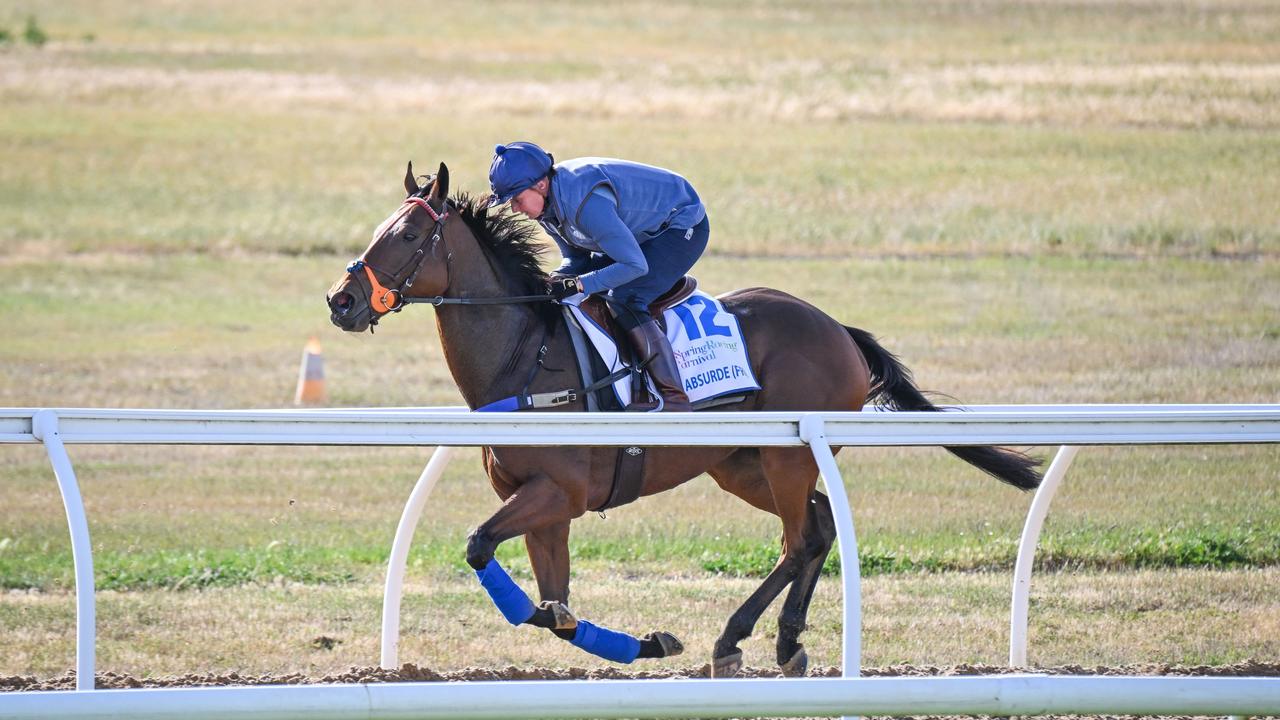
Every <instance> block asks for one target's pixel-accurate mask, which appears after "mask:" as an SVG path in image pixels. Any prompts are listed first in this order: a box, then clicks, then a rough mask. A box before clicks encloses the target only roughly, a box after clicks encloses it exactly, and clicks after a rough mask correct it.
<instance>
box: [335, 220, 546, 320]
mask: <svg viewBox="0 0 1280 720" xmlns="http://www.w3.org/2000/svg"><path fill="white" fill-rule="evenodd" d="M404 205H417V206H419V207H421V208H422V209H424V210H426V211H427V214H428V215H430V216H431V220H432V221H433V222H434V223H435V225H434V226H433V227H432V229H431V233H430V234H429V235H423V236H422V242H420V243H419V244H418V247H417V249H415V250H414V251H413V254H412V255H410V256H409V259H408V260H406V261H405V262H404V264H403V265H401V266H400V268H399V269H398V270H396V271H395V272H394V273H390V272H387V271H385V270H382V269H380V268H376V267H374V266H373V265H372V264H370V263H369V261H367V260H365V259H364V257H359V258H356V259H355V260H352V261H351V263H350V264H349V265H347V273H348V274H349V275H351V276H352V278H353V279H354V280H355V282H356V284H357V285H359V286H361V287H362V289H364V290H366V291H367V293H368V297H369V307H370V308H371V309H373V310H375V311H376V312H377V313H378V314H377V315H375V316H374V317H373V318H371V319H370V321H369V324H370V326H373V325H377V324H378V318H379V317H380V316H382V315H385V314H387V313H392V312H400V311H401V310H403V309H404V306H405V305H413V304H419V303H428V304H431V305H435V306H437V307H439V306H441V305H504V304H512V303H533V302H550V301H552V300H554V299H555V298H554V297H552V296H551V295H512V296H507V297H492V298H451V297H445V296H444V295H443V293H444V292H448V290H449V284H450V283H449V271H450V269H451V268H452V264H453V263H452V260H453V253H450V252H448V250H447V248H446V251H445V287H444V290H443V291H441V292H442V294H440V295H436V296H433V297H406V296H405V291H406V290H408V289H409V288H411V287H413V282H414V281H415V280H417V279H418V273H420V272H421V271H422V267H423V263H424V261H425V260H426V256H427V253H428V252H430V253H431V254H432V255H436V254H437V253H438V247H440V246H441V245H442V243H443V242H444V224H445V221H447V220H448V219H449V214H450V213H449V209H450V206H449V201H448V200H446V201H445V202H444V205H443V206H442V207H441V210H440V212H436V209H435V208H433V207H431V203H429V202H427V201H426V200H425V199H423V198H420V197H417V196H416V195H410V196H409V197H407V198H405V201H404ZM406 269H407V270H408V272H405V271H406ZM361 271H363V273H362V272H361ZM375 273H378V274H381V275H383V276H385V277H389V278H391V282H390V283H388V284H387V285H394V287H388V286H387V285H383V284H382V283H381V282H379V281H378V276H377V274H375ZM401 275H404V279H403V280H401V281H400V282H399V283H398V284H396V279H397V278H399V277H400V276H401Z"/></svg>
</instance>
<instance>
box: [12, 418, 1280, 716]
mask: <svg viewBox="0 0 1280 720" xmlns="http://www.w3.org/2000/svg"><path fill="white" fill-rule="evenodd" d="M962 410H963V411H961V412H943V413H921V412H893V413H889V412H879V411H874V410H869V411H865V412H861V413H714V412H706V413H697V414H693V415H662V414H658V415H634V414H627V413H597V414H592V415H590V416H583V415H581V414H578V413H547V414H538V413H535V414H527V415H515V414H497V413H495V414H477V413H469V412H466V410H465V408H453V407H449V408H420V409H416V408H388V409H376V410H369V409H350V410H345V409H325V410H305V411H302V410H243V411H205V410H122V409H34V408H0V444H5V443H40V442H43V443H44V445H45V447H46V450H47V452H48V454H49V458H50V462H51V464H52V465H53V468H54V473H55V475H56V477H57V480H58V483H59V488H60V489H61V491H62V496H63V502H64V505H65V507H66V511H67V517H68V524H69V527H70V531H71V539H72V549H73V559H74V562H75V567H76V607H77V659H76V671H77V681H76V687H77V690H92V689H93V687H94V645H95V635H94V593H93V570H92V567H93V566H92V557H91V554H90V552H91V546H90V544H89V534H88V527H87V524H86V523H85V520H84V508H83V505H82V503H81V500H80V494H79V488H78V486H77V483H76V478H75V474H74V470H73V469H72V466H71V463H70V459H69V458H68V456H67V453H66V450H65V447H64V445H65V444H77V443H79V444H199V445H380V446H392V445H423V446H429V445H435V446H439V449H438V450H437V452H436V453H435V454H434V455H433V456H432V459H431V462H429V463H428V465H427V467H426V468H425V469H424V470H423V473H422V475H421V477H420V478H419V480H418V483H417V484H416V485H415V487H414V490H413V493H412V494H411V496H410V499H409V502H408V503H407V504H406V507H405V510H404V513H403V514H402V517H401V519H400V523H399V527H398V528H397V532H396V537H395V540H394V542H393V546H392V553H391V559H390V562H389V566H388V573H387V588H386V595H385V597H384V605H383V611H384V612H383V639H382V657H381V663H382V665H383V666H384V667H394V666H396V665H397V660H398V658H397V652H396V645H397V642H398V637H399V606H400V593H401V589H402V585H401V583H402V579H403V574H404V562H405V558H406V556H407V553H408V548H409V544H410V542H411V541H412V536H413V530H414V528H415V527H416V525H417V520H418V518H419V516H420V514H421V512H422V510H423V508H424V507H425V504H426V500H427V497H428V496H429V495H430V492H431V489H432V487H433V486H434V484H435V482H436V481H437V480H438V479H439V477H440V474H441V473H442V472H443V470H444V467H445V465H446V464H447V462H448V458H449V452H448V451H449V449H450V448H452V447H457V446H552V445H563V444H564V438H566V437H572V438H575V443H576V444H579V445H594V446H622V445H645V446H722V445H726V444H731V445H746V446H761V447H766V446H767V447H799V446H805V445H807V446H809V447H810V449H811V450H812V452H813V453H814V458H815V460H816V461H817V463H818V466H819V469H820V470H821V476H822V479H823V481H824V484H825V486H826V489H827V492H828V495H829V496H830V497H831V500H832V503H831V504H832V512H833V513H834V515H835V521H836V525H837V529H838V531H839V532H838V543H839V546H838V549H839V554H840V559H841V563H842V567H844V568H845V569H846V572H844V573H842V582H843V585H844V592H845V597H844V628H845V630H844V633H845V636H844V643H843V655H844V658H843V660H844V662H843V668H844V670H843V675H844V677H845V678H854V677H856V676H857V675H858V673H859V668H860V664H861V659H860V652H861V650H860V638H861V615H860V613H861V596H860V586H859V577H858V576H859V573H858V572H857V568H858V560H857V544H856V543H857V540H856V535H855V532H854V528H853V520H852V515H851V513H850V509H849V503H848V501H847V499H846V496H845V492H844V485H843V480H842V479H841V477H840V474H839V469H838V467H837V466H836V463H835V461H834V457H833V453H832V448H839V447H845V446H921V445H1062V446H1064V447H1063V448H1062V450H1061V451H1060V452H1059V455H1058V457H1057V458H1056V459H1055V461H1054V463H1053V464H1052V465H1051V467H1050V470H1049V473H1048V474H1047V478H1046V482H1045V483H1044V484H1043V485H1042V487H1041V489H1040V490H1039V491H1038V492H1037V494H1036V497H1035V499H1034V500H1033V502H1032V507H1031V512H1030V513H1029V515H1028V518H1027V523H1026V526H1025V528H1024V530H1023V535H1022V541H1021V543H1020V546H1019V552H1018V559H1017V566H1016V569H1015V577H1014V588H1013V610H1012V613H1011V620H1010V663H1011V664H1012V665H1014V666H1023V665H1025V664H1026V624H1027V598H1028V594H1029V589H1030V573H1031V565H1032V561H1033V560H1034V552H1035V546H1036V542H1037V541H1038V538H1039V533H1040V529H1041V527H1042V526H1043V522H1044V517H1045V515H1046V514H1047V512H1048V507H1049V503H1050V501H1051V500H1052V497H1053V494H1054V492H1055V491H1056V489H1057V487H1058V486H1059V485H1060V483H1061V480H1062V477H1063V475H1064V474H1065V472H1066V467H1067V465H1069V463H1070V461H1071V459H1072V457H1074V454H1075V451H1076V450H1077V448H1076V447H1072V446H1080V445H1146V444H1214V443H1275V442H1280V405H992V406H971V407H968V408H963V409H962ZM850 570H852V571H850ZM1055 680H1064V679H1063V678H1059V679H1055ZM788 682H790V681H788ZM802 682H803V681H802ZM859 682H862V683H866V682H870V681H867V680H860V681H859ZM1263 682H1265V681H1263ZM1275 683H1280V681H1275ZM593 685H594V684H593ZM740 685H741V683H740V682H735V687H740ZM529 686H530V684H529V683H521V684H520V687H521V688H526V687H529ZM1197 687H1209V685H1207V684H1204V683H1201V684H1198V685H1197ZM1272 689H1273V690H1277V689H1276V687H1274V683H1273V687H1272ZM224 692H228V691H224ZM1277 692H1280V690H1277ZM17 695H24V694H23V693H18V694H10V695H9V696H7V697H6V696H3V695H0V717H8V713H7V712H6V710H5V709H6V707H7V705H6V704H7V703H8V701H9V700H12V699H14V698H15V697H16V696H17ZM43 695H45V696H47V695H48V694H43ZM263 697H265V695H264V696H263ZM1108 697H1112V696H1108ZM1271 697H1273V698H1274V695H1273V696H1271ZM1192 705H1194V703H1192V704H1189V705H1187V706H1185V707H1191V706H1192ZM370 707H371V706H370ZM698 707H699V708H700V709H698V710H697V711H696V712H692V711H691V716H692V715H698V716H701V717H713V716H716V715H714V714H713V713H711V712H710V711H708V710H707V709H706V708H705V707H703V706H698ZM850 707H853V705H851V706H850ZM857 707H863V706H862V705H858V706H857ZM894 707H899V708H901V707H902V706H894ZM911 707H913V708H915V709H914V710H911V711H910V712H903V713H894V714H918V713H923V712H933V711H934V709H936V708H934V706H932V705H913V706H911ZM974 707H978V706H974ZM982 707H986V706H982ZM1064 707H1065V706H1064ZM1072 707H1077V706H1072ZM1107 707H1109V708H1112V710H1111V711H1112V712H1121V711H1120V710H1116V709H1114V708H1116V707H1120V706H1119V705H1108V706H1107ZM1125 707H1128V706H1127V705H1126V706H1125ZM1179 707H1184V706H1179ZM1215 707H1224V708H1225V707H1227V706H1226V705H1218V706H1215ZM1233 707H1234V706H1233ZM1270 707H1272V709H1280V703H1277V704H1273V705H1271V706H1270ZM922 708H925V709H922ZM929 708H933V709H929ZM628 712H631V713H635V712H636V708H632V709H630V710H629V711H628ZM859 712H864V711H863V710H859ZM865 712H870V711H865ZM974 712H988V711H987V710H975V711H974ZM1082 712H1083V711H1082ZM1222 712H1224V713H1227V712H1228V710H1223V711H1222ZM1229 712H1230V714H1242V713H1236V712H1235V711H1233V710H1232V711H1229ZM805 713H808V711H804V712H801V713H799V714H805ZM590 714H591V715H593V716H600V717H604V716H606V715H607V713H604V712H597V711H596V710H595V709H593V710H592V711H591V713H590ZM768 714H785V713H780V712H773V711H770V712H769V713H768ZM810 714H812V713H810ZM876 714H882V713H880V712H879V711H876ZM1017 714H1022V713H1017ZM1243 714H1257V713H1252V712H1249V713H1243ZM367 716H370V717H371V716H373V715H367ZM505 716H515V715H512V714H511V713H510V712H506V713H505ZM564 716H565V717H568V716H569V715H564ZM273 717H274V715H273ZM281 717H283V715H281ZM343 717H351V715H343ZM477 717H478V716H477Z"/></svg>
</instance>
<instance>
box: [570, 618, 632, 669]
mask: <svg viewBox="0 0 1280 720" xmlns="http://www.w3.org/2000/svg"><path fill="white" fill-rule="evenodd" d="M569 642H571V643H573V644H574V645H576V646H577V647H580V648H582V649H583V650H586V651H587V652H589V653H591V654H592V655H599V656H600V657H602V658H604V659H605V660H612V661H614V662H620V663H629V662H631V661H632V660H635V659H636V656H637V655H639V654H640V641H639V640H637V639H635V638H634V637H631V636H630V635H628V634H626V633H623V632H618V631H617V630H610V629H609V628H602V627H597V626H595V625H592V624H591V623H589V622H587V621H586V620H579V621H578V630H577V632H575V633H574V634H573V639H572V640H570V641H569Z"/></svg>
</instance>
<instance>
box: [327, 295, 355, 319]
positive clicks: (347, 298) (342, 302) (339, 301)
mask: <svg viewBox="0 0 1280 720" xmlns="http://www.w3.org/2000/svg"><path fill="white" fill-rule="evenodd" d="M351 302H352V298H351V295H350V294H349V293H345V292H340V293H337V294H335V295H334V296H333V297H332V298H329V307H331V308H333V311H334V312H336V313H338V314H340V315H345V314H346V313H347V311H348V310H350V309H351Z"/></svg>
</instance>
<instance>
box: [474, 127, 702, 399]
mask: <svg viewBox="0 0 1280 720" xmlns="http://www.w3.org/2000/svg"><path fill="white" fill-rule="evenodd" d="M489 185H490V187H491V188H492V189H493V196H492V197H491V198H490V199H489V204H490V205H491V206H492V205H500V204H502V203H505V202H510V203H511V209H512V210H514V211H515V212H518V213H521V214H523V215H525V216H527V217H529V218H532V219H534V220H537V221H538V222H539V223H540V224H541V225H542V227H543V228H544V229H545V230H546V231H547V234H549V235H550V236H551V238H552V239H553V240H555V242H556V245H557V246H559V248H560V252H561V254H562V255H563V256H564V261H563V262H562V263H561V265H560V267H559V268H557V269H556V271H555V272H554V273H552V275H551V281H550V283H549V292H550V293H551V294H552V295H554V296H555V297H556V299H558V300H560V299H564V298H566V297H569V296H571V295H576V294H578V293H585V294H587V295H591V294H594V293H607V294H608V295H609V297H610V298H611V299H612V300H613V301H614V302H613V303H611V304H610V308H611V309H612V310H613V311H614V315H615V317H617V319H618V322H619V323H620V324H621V325H622V327H623V328H624V329H625V330H626V332H627V338H628V339H629V340H630V342H631V345H632V347H633V348H634V350H635V356H636V358H637V361H647V362H648V368H649V375H650V377H651V378H652V379H653V384H654V385H655V386H656V387H657V389H658V392H659V394H660V395H661V402H660V403H659V405H658V407H657V408H654V409H659V410H683V411H687V410H689V409H690V407H689V397H688V396H687V395H686V394H685V392H684V387H683V385H682V384H681V381H680V373H679V371H678V370H677V369H676V364H675V358H674V357H673V356H672V352H671V344H670V343H669V342H668V341H667V336H666V333H664V332H663V331H662V329H661V328H660V327H659V326H658V323H657V321H656V320H654V318H653V317H652V316H651V315H650V314H649V304H650V303H652V302H653V301H654V300H655V299H657V297H658V296H659V295H661V294H662V293H664V292H666V291H667V290H669V289H671V287H672V286H673V285H674V284H675V283H676V282H677V281H678V280H679V279H680V278H682V277H684V275H685V273H687V272H689V269H690V268H692V267H693V264H694V263H695V262H697V260H698V257H699V256H701V255H702V251H703V250H705V249H706V247H707V237H708V235H709V234H710V228H711V225H710V223H709V222H708V220H707V211H706V209H705V208H704V207H703V205H702V201H701V200H700V199H699V198H698V193H697V192H695V191H694V189H693V186H692V185H690V184H689V181H688V180H685V179H684V178H683V177H681V176H680V175H677V174H676V173H673V172H671V171H669V170H663V169H662V168H657V167H653V166H651V165H642V164H640V163H634V162H628V161H626V160H613V159H609V158H596V157H587V158H577V159H574V160H566V161H564V162H561V163H555V161H554V160H553V159H552V157H551V155H549V154H548V153H547V152H546V151H545V150H543V149H542V148H540V147H538V146H537V145H534V144H533V143H530V142H513V143H508V144H506V145H499V146H497V147H496V148H494V156H493V163H492V165H490V167H489ZM618 305H621V307H618ZM632 409H649V408H636V407H634V406H633V408H632Z"/></svg>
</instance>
